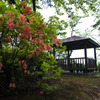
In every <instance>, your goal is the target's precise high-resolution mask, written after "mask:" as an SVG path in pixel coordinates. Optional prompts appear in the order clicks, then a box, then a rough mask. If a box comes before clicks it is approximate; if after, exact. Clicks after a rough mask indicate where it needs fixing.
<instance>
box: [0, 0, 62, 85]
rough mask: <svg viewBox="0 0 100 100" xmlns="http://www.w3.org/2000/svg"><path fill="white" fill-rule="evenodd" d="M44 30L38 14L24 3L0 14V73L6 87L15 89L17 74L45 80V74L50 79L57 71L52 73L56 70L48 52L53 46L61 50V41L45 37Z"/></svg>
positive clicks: (9, 7)
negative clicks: (7, 85) (6, 84)
mask: <svg viewBox="0 0 100 100" xmlns="http://www.w3.org/2000/svg"><path fill="white" fill-rule="evenodd" d="M2 3H3V2H2ZM47 29H48V27H47V26H46V25H45V24H44V21H43V18H42V16H41V15H40V13H38V12H34V11H32V8H31V7H29V6H28V5H27V4H26V2H25V1H22V2H18V4H16V6H13V5H8V6H7V7H6V8H5V11H3V12H2V16H1V17H0V70H1V71H3V72H4V74H6V77H7V81H8V84H9V87H16V85H15V83H16V78H18V77H16V76H17V73H18V74H20V73H23V75H24V74H28V75H30V74H32V75H33V73H34V72H35V73H36V74H37V75H40V74H41V75H42V76H44V77H46V75H47V76H48V72H50V73H52V75H53V72H55V71H56V70H53V71H51V69H53V68H55V67H57V66H56V65H54V64H55V63H56V61H55V59H54V57H53V56H51V55H49V51H52V48H53V47H52V46H53V43H56V45H57V46H60V44H61V43H60V41H61V40H60V39H57V37H56V33H50V32H49V33H46V30H47ZM46 66H47V68H46V69H47V70H45V68H44V67H46ZM50 66H52V67H50ZM57 71H58V72H59V71H61V70H60V69H59V70H57ZM45 72H46V73H45ZM58 72H57V73H58ZM50 73H49V74H50ZM57 73H55V76H57ZM52 75H51V76H52ZM40 83H41V82H40Z"/></svg>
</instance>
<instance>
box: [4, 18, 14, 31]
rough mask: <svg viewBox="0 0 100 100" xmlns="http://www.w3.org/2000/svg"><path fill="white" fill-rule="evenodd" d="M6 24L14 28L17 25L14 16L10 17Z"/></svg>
mask: <svg viewBox="0 0 100 100" xmlns="http://www.w3.org/2000/svg"><path fill="white" fill-rule="evenodd" d="M6 25H7V28H10V29H11V30H12V29H13V28H14V27H15V24H14V20H13V19H12V18H9V19H8V22H7V23H6Z"/></svg>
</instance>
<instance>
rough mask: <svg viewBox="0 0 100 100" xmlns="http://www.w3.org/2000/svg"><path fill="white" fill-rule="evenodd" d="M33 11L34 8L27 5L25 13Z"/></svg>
mask: <svg viewBox="0 0 100 100" xmlns="http://www.w3.org/2000/svg"><path fill="white" fill-rule="evenodd" d="M31 12H32V8H31V7H29V6H27V7H26V8H25V12H24V15H29V14H30V13H31Z"/></svg>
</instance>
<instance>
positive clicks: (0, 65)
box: [0, 62, 3, 70]
mask: <svg viewBox="0 0 100 100" xmlns="http://www.w3.org/2000/svg"><path fill="white" fill-rule="evenodd" d="M2 67H3V65H2V63H1V62H0V70H1V69H2Z"/></svg>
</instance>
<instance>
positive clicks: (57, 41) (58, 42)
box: [53, 36, 61, 46]
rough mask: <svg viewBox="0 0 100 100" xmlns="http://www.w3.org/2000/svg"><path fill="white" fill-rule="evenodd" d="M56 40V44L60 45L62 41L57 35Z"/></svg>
mask: <svg viewBox="0 0 100 100" xmlns="http://www.w3.org/2000/svg"><path fill="white" fill-rule="evenodd" d="M53 39H54V41H55V42H56V45H57V46H60V43H61V39H57V36H56V37H53Z"/></svg>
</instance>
